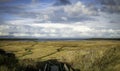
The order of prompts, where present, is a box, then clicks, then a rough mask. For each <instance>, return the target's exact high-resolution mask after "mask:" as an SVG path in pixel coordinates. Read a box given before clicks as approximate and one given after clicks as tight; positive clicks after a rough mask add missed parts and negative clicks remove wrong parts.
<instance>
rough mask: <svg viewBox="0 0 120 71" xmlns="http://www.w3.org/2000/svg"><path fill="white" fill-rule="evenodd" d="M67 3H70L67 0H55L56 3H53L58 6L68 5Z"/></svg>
mask: <svg viewBox="0 0 120 71" xmlns="http://www.w3.org/2000/svg"><path fill="white" fill-rule="evenodd" d="M69 4H71V2H70V1H69V0H56V3H55V4H54V5H55V6H59V5H69Z"/></svg>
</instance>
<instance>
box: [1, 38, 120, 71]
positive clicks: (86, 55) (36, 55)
mask: <svg viewBox="0 0 120 71" xmlns="http://www.w3.org/2000/svg"><path fill="white" fill-rule="evenodd" d="M0 49H3V50H5V51H6V52H9V53H14V54H15V56H16V58H17V59H18V60H20V61H22V60H25V59H28V60H33V61H35V62H38V61H46V60H50V59H57V60H58V61H60V62H65V63H68V64H70V65H71V66H72V67H73V68H74V69H78V70H80V71H120V41H118V40H81V41H41V42H39V41H12V40H1V41H0ZM1 68H3V65H2V67H1Z"/></svg>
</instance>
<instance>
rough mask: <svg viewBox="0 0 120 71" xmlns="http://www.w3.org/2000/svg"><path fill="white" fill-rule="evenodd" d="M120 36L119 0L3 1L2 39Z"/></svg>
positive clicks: (0, 2) (0, 7) (0, 5)
mask: <svg viewBox="0 0 120 71" xmlns="http://www.w3.org/2000/svg"><path fill="white" fill-rule="evenodd" d="M2 37H20V38H21V37H29V38H120V0H0V38H2Z"/></svg>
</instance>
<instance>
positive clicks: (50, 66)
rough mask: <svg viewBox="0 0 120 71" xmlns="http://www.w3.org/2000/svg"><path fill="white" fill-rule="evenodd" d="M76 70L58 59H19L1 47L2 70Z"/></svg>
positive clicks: (0, 65) (0, 68)
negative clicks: (36, 60)
mask: <svg viewBox="0 0 120 71" xmlns="http://www.w3.org/2000/svg"><path fill="white" fill-rule="evenodd" d="M1 70H2V71H76V70H74V69H73V68H72V67H71V66H70V65H69V64H67V63H63V62H59V61H57V60H56V59H53V60H48V61H43V62H34V61H33V60H31V59H24V60H19V61H18V59H17V58H16V57H15V55H14V54H13V53H10V52H9V53H8V52H5V51H4V50H2V49H0V71H1Z"/></svg>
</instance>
